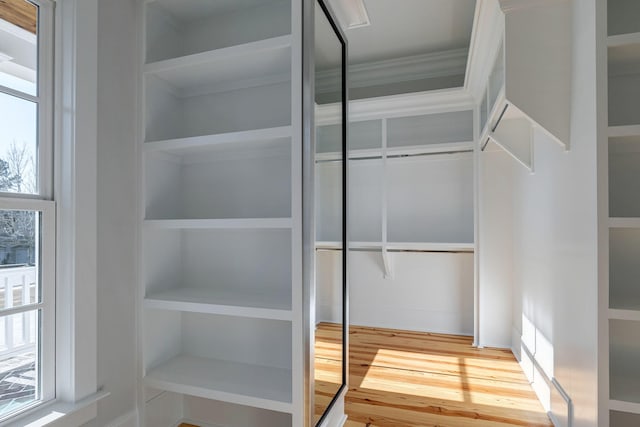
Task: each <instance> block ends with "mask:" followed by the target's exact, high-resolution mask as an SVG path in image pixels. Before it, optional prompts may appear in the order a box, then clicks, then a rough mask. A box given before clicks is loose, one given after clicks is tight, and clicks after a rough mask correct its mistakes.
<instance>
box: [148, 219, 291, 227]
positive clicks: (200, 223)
mask: <svg viewBox="0 0 640 427" xmlns="http://www.w3.org/2000/svg"><path fill="white" fill-rule="evenodd" d="M144 225H145V226H146V227H152V228H158V229H237V228H248V229H250V228H283V229H284V228H291V227H292V226H293V221H292V219H291V218H233V219H231V218H225V219H145V220H144Z"/></svg>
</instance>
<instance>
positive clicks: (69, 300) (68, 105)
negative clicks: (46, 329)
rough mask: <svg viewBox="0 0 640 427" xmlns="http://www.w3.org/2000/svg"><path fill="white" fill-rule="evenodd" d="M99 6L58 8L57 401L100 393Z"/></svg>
mask: <svg viewBox="0 0 640 427" xmlns="http://www.w3.org/2000/svg"><path fill="white" fill-rule="evenodd" d="M97 3H98V2H97V0H82V1H80V0H64V1H60V2H57V17H56V31H57V36H58V37H57V38H56V39H57V42H56V55H57V56H56V100H55V111H56V117H55V121H56V123H57V124H58V126H57V127H56V129H57V134H56V135H55V138H56V150H55V155H56V158H55V164H56V166H57V167H56V177H55V181H56V186H55V189H54V194H55V198H56V201H57V209H58V210H57V218H58V227H57V236H58V241H57V253H58V259H57V270H56V271H57V295H56V299H57V301H64V302H65V303H64V304H58V306H57V307H56V331H57V332H56V341H57V343H56V361H57V362H56V396H57V397H58V398H59V399H61V400H63V401H68V402H75V401H79V400H80V399H82V398H83V397H85V396H90V395H93V394H94V393H95V392H96V390H97V341H96V335H97V334H96V330H97V319H96V312H97V289H96V286H97V277H96V264H97V255H96V250H97V248H96V244H95V242H96V235H97V223H96V221H97V202H96V183H97V176H96V170H97V168H96V152H97V143H96V135H97V105H96V102H95V99H96V94H97V40H98V38H97V37H98V34H97V27H98V25H97V18H98V4H97ZM80 285H81V286H80Z"/></svg>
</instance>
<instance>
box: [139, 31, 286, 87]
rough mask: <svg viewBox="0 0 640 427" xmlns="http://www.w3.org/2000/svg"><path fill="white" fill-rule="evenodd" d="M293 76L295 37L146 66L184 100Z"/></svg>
mask: <svg viewBox="0 0 640 427" xmlns="http://www.w3.org/2000/svg"><path fill="white" fill-rule="evenodd" d="M290 73H291V36H290V35H287V36H280V37H274V38H271V39H266V40H260V41H257V42H252V43H246V44H242V45H238V46H232V47H226V48H222V49H217V50H212V51H208V52H203V53H196V54H193V55H187V56H182V57H179V58H173V59H167V60H164V61H159V62H153V63H150V64H146V65H145V66H144V74H145V75H154V76H156V77H159V78H160V79H162V80H164V81H165V82H167V83H169V84H170V85H171V86H173V87H174V88H175V89H176V90H179V91H181V95H182V96H193V95H197V94H199V93H202V92H208V93H212V92H220V91H225V90H233V89H240V88H244V87H251V86H260V85H264V84H271V83H275V82H281V81H286V80H288V79H289V76H290Z"/></svg>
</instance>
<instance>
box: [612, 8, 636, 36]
mask: <svg viewBox="0 0 640 427" xmlns="http://www.w3.org/2000/svg"><path fill="white" fill-rule="evenodd" d="M639 31H640V2H638V1H637V0H607V33H608V34H609V35H610V36H613V35H619V34H628V33H636V32H639Z"/></svg>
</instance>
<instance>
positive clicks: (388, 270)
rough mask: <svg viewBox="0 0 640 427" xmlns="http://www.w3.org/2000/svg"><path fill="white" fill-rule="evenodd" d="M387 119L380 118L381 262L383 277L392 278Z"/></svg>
mask: <svg viewBox="0 0 640 427" xmlns="http://www.w3.org/2000/svg"><path fill="white" fill-rule="evenodd" d="M387 242H388V237H387V119H386V118H383V119H382V263H383V265H384V277H385V279H392V278H393V271H392V267H391V259H390V258H391V257H390V254H389V252H388V250H387Z"/></svg>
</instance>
